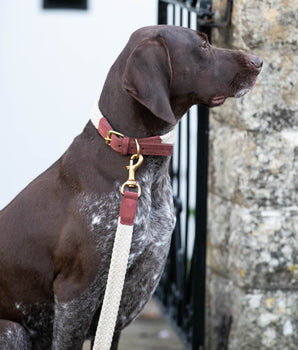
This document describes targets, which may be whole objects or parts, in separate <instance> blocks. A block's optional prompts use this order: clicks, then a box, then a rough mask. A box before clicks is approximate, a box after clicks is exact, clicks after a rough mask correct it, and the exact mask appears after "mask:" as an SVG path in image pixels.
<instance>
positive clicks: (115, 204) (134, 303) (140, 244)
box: [81, 162, 175, 328]
mask: <svg viewBox="0 0 298 350" xmlns="http://www.w3.org/2000/svg"><path fill="white" fill-rule="evenodd" d="M165 166H166V164H160V163H157V162H152V163H151V166H149V167H148V166H147V168H148V170H147V171H143V172H142V174H141V176H140V177H139V178H138V182H139V183H140V186H141V188H142V195H141V198H140V199H139V201H138V207H137V214H136V218H135V223H134V231H133V239H132V245H131V250H130V255H129V260H128V270H127V274H126V279H125V285H124V289H123V294H122V300H121V306H120V310H119V317H118V327H120V328H122V327H124V326H125V325H126V324H128V323H129V322H130V321H131V320H132V319H134V318H135V317H136V316H137V315H138V314H139V312H140V311H141V310H142V308H143V307H144V305H145V303H146V302H147V301H148V299H149V298H150V296H151V295H152V293H153V292H154V290H155V288H156V286H157V284H158V282H159V279H160V276H161V273H162V271H163V268H164V264H165V261H166V257H167V254H168V250H169V246H170V241H171V235H172V232H173V228H174V224H175V215H174V209H173V201H172V189H171V185H170V181H169V178H168V175H167V172H166V171H165ZM119 188H120V186H119V184H118V185H116V186H115V190H114V191H113V192H112V193H110V194H109V195H105V196H102V197H97V196H93V195H91V196H90V195H89V196H85V197H84V198H83V199H82V201H81V210H82V211H83V213H84V215H86V218H87V220H88V222H89V227H90V234H92V235H94V237H95V241H96V249H97V251H98V253H99V254H100V256H101V257H102V259H101V266H99V270H98V276H97V278H96V284H97V286H96V289H97V290H98V292H99V294H98V295H100V298H99V299H100V300H99V301H98V302H99V304H100V303H101V302H102V297H103V291H104V288H105V283H106V278H107V273H108V269H109V262H110V256H111V251H112V245H113V240H114V236H115V232H116V227H117V221H118V214H119V206H120V202H121V194H120V192H119Z"/></svg>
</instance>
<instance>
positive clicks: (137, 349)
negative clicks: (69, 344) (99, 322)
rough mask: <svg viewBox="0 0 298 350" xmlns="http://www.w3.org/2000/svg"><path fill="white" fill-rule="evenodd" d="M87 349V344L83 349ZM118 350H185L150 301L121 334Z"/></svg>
mask: <svg viewBox="0 0 298 350" xmlns="http://www.w3.org/2000/svg"><path fill="white" fill-rule="evenodd" d="M89 349H90V345H87V344H86V345H85V346H84V348H83V350H89ZM118 350H185V347H184V346H183V345H182V343H181V341H180V340H179V339H178V338H177V336H176V334H175V333H174V331H173V330H172V329H171V327H170V326H169V325H168V324H167V323H166V321H165V319H164V318H163V316H162V315H161V314H160V312H159V310H158V308H157V306H156V305H155V303H154V302H153V301H150V302H149V303H148V305H147V306H146V308H145V309H144V311H143V312H142V314H141V315H140V317H139V318H138V319H137V320H136V321H135V322H134V323H132V324H131V325H130V326H128V327H127V328H126V329H125V330H124V331H123V332H122V335H121V338H120V343H119V348H118Z"/></svg>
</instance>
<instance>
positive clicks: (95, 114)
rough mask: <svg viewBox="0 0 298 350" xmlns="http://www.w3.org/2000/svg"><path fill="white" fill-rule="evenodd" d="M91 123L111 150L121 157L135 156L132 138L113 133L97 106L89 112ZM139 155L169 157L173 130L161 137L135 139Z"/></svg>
mask: <svg viewBox="0 0 298 350" xmlns="http://www.w3.org/2000/svg"><path fill="white" fill-rule="evenodd" d="M90 119H91V122H92V124H93V125H94V126H95V128H96V129H97V131H98V132H99V134H100V135H101V136H102V137H103V138H104V139H105V141H106V143H107V144H108V145H109V146H111V148H112V149H113V150H114V151H116V152H119V153H121V154H122V155H127V154H135V153H136V152H137V145H136V142H135V139H134V138H131V137H128V136H125V135H123V134H121V133H119V132H117V131H114V130H113V128H112V127H111V125H110V124H109V122H108V121H107V119H106V118H105V117H104V116H103V115H102V114H101V112H100V110H99V108H98V106H97V104H96V105H95V106H94V107H93V108H92V110H91V118H90ZM137 140H138V143H139V145H140V154H142V155H147V156H149V155H150V156H171V155H172V153H173V144H174V141H175V128H174V129H173V130H171V131H170V132H168V133H167V134H165V135H162V136H152V137H145V138H139V139H137Z"/></svg>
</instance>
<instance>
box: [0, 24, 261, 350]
mask: <svg viewBox="0 0 298 350" xmlns="http://www.w3.org/2000/svg"><path fill="white" fill-rule="evenodd" d="M261 67H262V59H261V58H260V57H258V56H254V55H250V54H246V53H244V52H241V51H233V50H228V49H220V48H215V47H213V46H212V45H210V43H209V42H208V39H207V36H206V35H205V34H203V33H199V32H196V31H194V30H191V29H187V28H182V27H176V26H167V25H161V26H150V27H145V28H141V29H139V30H137V31H136V32H134V33H133V34H132V36H131V37H130V39H129V41H128V43H127V45H126V47H125V48H124V50H123V51H122V53H121V54H120V56H119V57H118V58H117V60H116V62H115V63H114V64H113V66H112V67H111V69H110V71H109V73H108V76H107V79H106V82H105V84H104V87H103V91H102V93H101V96H100V99H99V102H98V104H97V108H98V113H99V110H100V112H101V114H102V115H103V116H104V117H105V118H106V119H107V120H108V122H109V123H110V124H111V125H112V127H113V130H115V131H117V132H119V133H123V134H125V135H128V136H130V137H131V138H132V140H133V139H135V138H137V139H138V138H147V137H152V136H162V135H164V134H167V133H168V132H170V131H171V130H173V129H174V127H175V125H176V124H177V123H178V121H179V120H180V119H181V118H182V116H183V115H184V114H185V112H186V111H187V110H188V109H189V108H190V107H191V106H192V105H194V104H200V105H204V106H208V107H216V106H219V105H221V104H223V103H224V101H225V99H226V98H229V97H240V96H243V95H244V94H245V93H247V92H248V91H249V90H250V89H251V88H252V87H253V85H254V84H255V81H256V79H257V76H258V74H259V73H260V71H261ZM113 137H114V138H118V136H117V135H114V136H113ZM119 137H120V136H119ZM129 159H130V158H129V155H122V154H120V153H118V152H115V151H114V150H113V149H112V148H111V147H109V145H108V144H107V142H106V141H105V140H104V138H103V137H101V135H100V134H99V133H98V130H97V129H96V128H95V127H94V125H93V123H92V122H91V121H89V122H88V123H87V125H86V127H85V129H84V130H83V132H82V133H81V134H80V135H79V136H77V137H76V138H75V140H74V141H73V143H72V144H71V146H70V147H69V148H68V150H67V151H66V152H65V153H64V154H63V155H62V157H61V158H60V159H59V160H58V161H56V162H55V163H54V164H53V165H52V166H51V167H50V168H49V169H48V170H46V171H45V172H44V173H42V174H41V175H40V176H39V177H37V178H36V179H35V180H34V181H33V182H32V183H30V184H29V185H28V186H27V187H26V188H25V189H24V190H23V191H22V192H21V193H20V194H19V195H18V196H17V197H16V198H15V199H14V200H13V201H12V202H11V203H10V204H9V205H8V206H7V207H6V208H4V209H3V210H2V211H1V212H0V348H1V349H2V350H29V349H33V350H37V349H54V350H58V349H59V350H70V349H71V350H79V349H82V345H83V342H84V340H85V339H87V338H91V339H92V337H94V333H95V329H96V324H97V321H98V318H99V314H100V310H101V305H102V300H103V295H104V291H105V286H106V280H107V274H108V269H109V262H110V257H111V251H112V245H113V239H114V235H115V231H116V226H117V221H118V213H119V207H120V202H121V197H122V196H121V194H120V187H121V184H123V183H124V182H125V181H126V179H127V169H126V166H127V165H128V164H129ZM169 162H170V157H169V156H150V155H148V156H146V155H145V156H144V163H143V165H142V166H141V167H140V168H139V169H138V172H137V173H136V178H137V181H138V183H139V184H140V186H141V188H142V195H141V197H140V199H139V203H138V207H137V213H136V218H135V226H134V233H133V240H132V245H131V251H130V255H129V261H128V267H127V274H126V279H125V284H124V289H123V294H122V299H121V305H120V309H119V314H118V318H117V324H116V328H115V333H114V338H113V342H112V347H111V349H113V350H116V349H117V347H118V340H119V337H120V333H121V330H122V329H123V328H124V327H126V326H127V325H128V324H129V323H130V322H131V321H132V320H133V319H134V318H136V317H137V315H138V314H139V313H140V312H141V310H142V309H143V307H144V305H145V304H146V302H147V301H148V300H149V298H150V297H151V296H152V294H153V292H154V290H155V288H156V286H157V284H158V282H159V279H160V277H161V274H162V272H163V269H164V265H165V262H166V258H167V254H168V251H169V246H170V240H171V235H172V232H173V228H174V225H175V212H174V207H173V201H172V190H171V184H170V180H169V176H168V167H169Z"/></svg>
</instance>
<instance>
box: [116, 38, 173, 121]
mask: <svg viewBox="0 0 298 350" xmlns="http://www.w3.org/2000/svg"><path fill="white" fill-rule="evenodd" d="M171 79H172V66H171V60H170V55H169V51H168V47H167V45H166V43H165V41H164V39H163V38H162V37H161V36H157V37H155V38H153V39H146V40H144V41H142V42H141V43H140V44H139V45H138V46H137V47H136V48H135V49H134V50H133V52H132V53H131V54H130V56H129V57H128V60H127V63H126V67H125V70H124V74H123V79H122V87H123V89H125V90H126V91H127V92H128V93H129V94H130V95H131V96H132V97H134V98H135V99H136V100H137V101H138V102H140V103H141V104H143V105H144V106H146V107H147V108H148V109H149V110H150V111H151V112H152V113H153V114H154V115H156V116H157V117H158V118H160V119H162V120H164V121H166V122H168V123H170V124H175V123H176V118H175V115H174V113H173V111H172V108H171V105H170V85H171Z"/></svg>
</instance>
